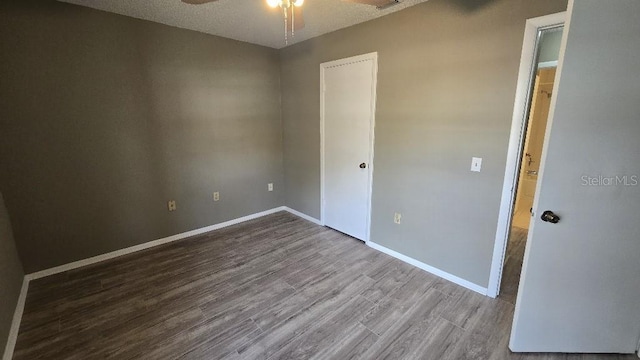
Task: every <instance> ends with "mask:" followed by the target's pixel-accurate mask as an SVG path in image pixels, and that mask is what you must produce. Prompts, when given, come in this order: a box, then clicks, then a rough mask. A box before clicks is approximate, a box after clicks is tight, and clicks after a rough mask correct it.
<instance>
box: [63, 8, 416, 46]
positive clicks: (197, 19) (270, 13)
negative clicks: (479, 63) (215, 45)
mask: <svg viewBox="0 0 640 360" xmlns="http://www.w3.org/2000/svg"><path fill="white" fill-rule="evenodd" d="M60 1H63V2H67V3H72V4H77V5H81V6H87V7H91V8H94V9H99V10H104V11H108V12H112V13H116V14H121V15H126V16H131V17H134V18H138V19H145V20H150V21H154V22H158V23H161V24H166V25H170V26H175V27H179V28H184V29H190V30H196V31H200V32H203V33H207V34H212V35H218V36H222V37H226V38H231V39H235V40H240V41H246V42H250V43H253V44H258V45H263V46H268V47H272V48H276V49H279V48H282V47H284V46H285V44H284V20H283V18H282V14H281V13H280V12H279V11H278V10H279V9H273V8H270V7H268V5H267V4H266V1H265V0H218V1H215V2H212V3H208V4H202V5H189V4H185V3H183V2H182V1H180V0H153V1H150V0H60ZM424 1H426V0H401V3H400V4H398V5H395V6H392V7H390V8H388V9H385V10H382V11H380V10H377V9H376V8H375V7H373V6H369V5H362V4H356V3H350V2H346V1H342V0H305V3H304V5H303V10H304V20H305V28H304V29H302V30H297V31H296V34H295V39H293V40H292V39H289V45H291V44H294V43H297V42H300V41H303V40H307V39H310V38H313V37H316V36H320V35H322V34H326V33H328V32H332V31H335V30H338V29H342V28H345V27H348V26H351V25H355V24H358V23H361V22H365V21H368V20H371V19H375V18H377V17H380V16H384V15H387V14H390V13H392V12H395V11H398V10H402V9H404V8H407V7H409V6H412V5H416V4H418V3H421V2H424Z"/></svg>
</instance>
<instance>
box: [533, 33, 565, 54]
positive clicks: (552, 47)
mask: <svg viewBox="0 0 640 360" xmlns="http://www.w3.org/2000/svg"><path fill="white" fill-rule="evenodd" d="M561 40H562V30H552V31H551V30H550V31H548V32H544V33H543V34H542V39H540V50H539V51H540V52H539V54H538V62H546V61H558V58H559V57H560V41H561Z"/></svg>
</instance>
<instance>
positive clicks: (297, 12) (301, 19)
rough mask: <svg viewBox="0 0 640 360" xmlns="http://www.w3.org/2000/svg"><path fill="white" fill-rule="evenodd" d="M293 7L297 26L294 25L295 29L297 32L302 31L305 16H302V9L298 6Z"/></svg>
mask: <svg viewBox="0 0 640 360" xmlns="http://www.w3.org/2000/svg"><path fill="white" fill-rule="evenodd" d="M292 7H293V10H292V11H293V15H294V16H295V19H294V20H295V24H294V26H295V27H294V28H295V30H300V29H302V28H304V16H303V15H302V8H301V7H298V6H292Z"/></svg>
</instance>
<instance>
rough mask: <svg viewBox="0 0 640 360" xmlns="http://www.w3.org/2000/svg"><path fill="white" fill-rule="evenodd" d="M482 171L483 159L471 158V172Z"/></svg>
mask: <svg viewBox="0 0 640 360" xmlns="http://www.w3.org/2000/svg"><path fill="white" fill-rule="evenodd" d="M480 169H482V158H479V157H474V158H471V171H475V172H480Z"/></svg>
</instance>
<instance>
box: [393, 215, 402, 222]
mask: <svg viewBox="0 0 640 360" xmlns="http://www.w3.org/2000/svg"><path fill="white" fill-rule="evenodd" d="M401 220H402V214H400V213H395V214H394V215H393V222H394V223H396V224H400V221H401Z"/></svg>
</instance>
